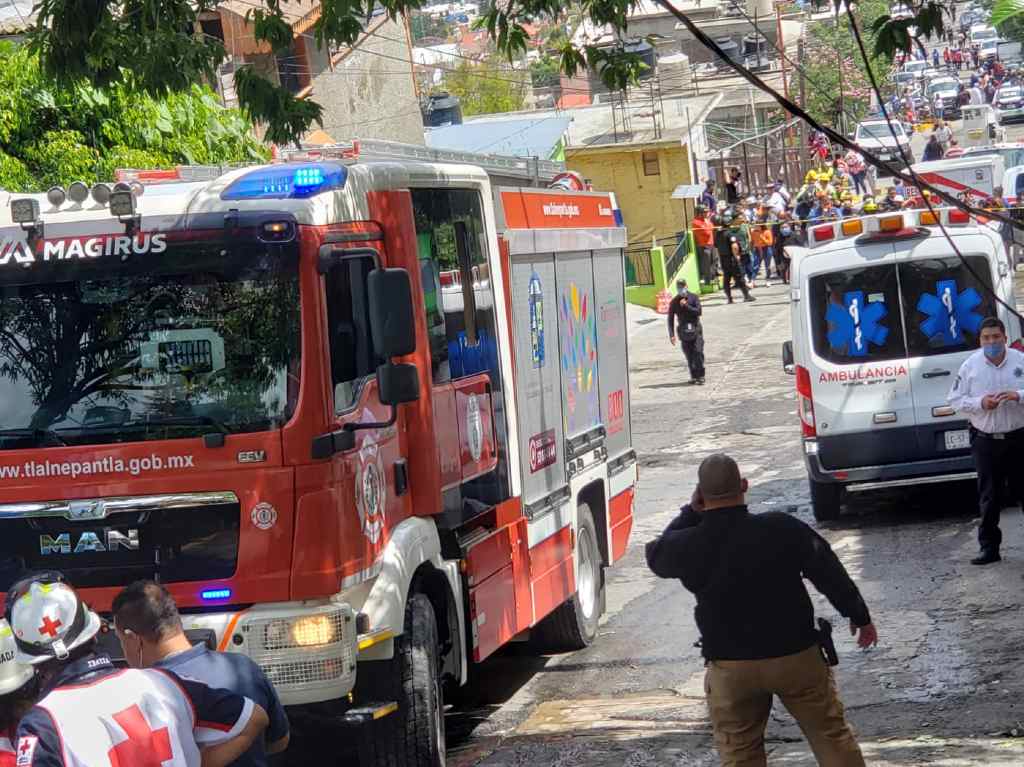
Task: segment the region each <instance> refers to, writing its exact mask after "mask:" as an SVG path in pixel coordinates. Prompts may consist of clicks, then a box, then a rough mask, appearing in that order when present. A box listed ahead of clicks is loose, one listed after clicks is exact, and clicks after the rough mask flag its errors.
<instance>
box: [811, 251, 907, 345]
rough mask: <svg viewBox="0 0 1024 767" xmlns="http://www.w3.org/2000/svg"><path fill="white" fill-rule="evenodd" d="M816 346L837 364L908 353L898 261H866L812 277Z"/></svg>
mask: <svg viewBox="0 0 1024 767" xmlns="http://www.w3.org/2000/svg"><path fill="white" fill-rule="evenodd" d="M810 294H811V295H810V302H811V337H812V339H813V342H814V351H815V353H816V354H817V355H818V356H819V357H822V358H823V359H826V360H828V361H829V362H833V363H836V364H840V365H844V364H857V363H860V362H878V361H881V360H891V359H896V358H899V357H905V356H906V346H905V344H904V341H903V327H902V322H901V321H900V303H899V287H898V283H897V281H896V267H895V266H892V265H889V266H866V267H862V268H859V269H847V270H844V271H842V272H833V273H831V274H822V275H818V276H816V277H812V278H811V280H810Z"/></svg>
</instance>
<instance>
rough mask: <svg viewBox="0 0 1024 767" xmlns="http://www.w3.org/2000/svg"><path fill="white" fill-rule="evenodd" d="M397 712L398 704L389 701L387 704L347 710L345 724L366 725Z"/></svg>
mask: <svg viewBox="0 0 1024 767" xmlns="http://www.w3.org/2000/svg"><path fill="white" fill-rule="evenodd" d="M396 711H398V703H397V702H395V701H393V700H391V701H388V702H387V703H370V704H368V705H365V706H360V707H359V708H353V709H349V710H348V711H346V712H345V717H344V720H345V723H346V724H367V723H369V722H375V721H377V720H378V719H383V718H384V717H386V716H388V715H389V714H393V713H395V712H396Z"/></svg>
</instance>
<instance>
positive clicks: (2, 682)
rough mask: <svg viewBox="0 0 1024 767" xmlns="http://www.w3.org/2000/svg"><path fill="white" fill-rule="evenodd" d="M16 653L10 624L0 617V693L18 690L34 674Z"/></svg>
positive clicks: (16, 647)
mask: <svg viewBox="0 0 1024 767" xmlns="http://www.w3.org/2000/svg"><path fill="white" fill-rule="evenodd" d="M17 655H18V644H17V642H15V641H14V632H13V631H11V624H9V623H8V622H7V621H5V620H4V619H3V618H0V695H7V694H8V693H12V692H14V691H15V690H20V689H21V688H22V687H24V686H25V685H26V684H27V683H28V682H30V681H31V680H32V677H34V676H35V675H36V672H35V669H33V668H32V667H31V666H29V665H28V664H26V663H22V662H20V661H19V660H18V657H17Z"/></svg>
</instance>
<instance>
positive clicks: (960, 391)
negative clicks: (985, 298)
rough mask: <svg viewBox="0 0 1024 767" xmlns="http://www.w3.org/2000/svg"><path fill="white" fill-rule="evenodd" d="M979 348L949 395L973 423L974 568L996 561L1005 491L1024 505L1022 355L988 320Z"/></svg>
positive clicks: (1000, 326)
mask: <svg viewBox="0 0 1024 767" xmlns="http://www.w3.org/2000/svg"><path fill="white" fill-rule="evenodd" d="M980 340H981V348H980V349H978V350H977V351H976V352H974V353H973V354H972V355H971V356H970V357H968V358H967V359H966V360H964V364H963V365H961V366H960V372H959V373H958V374H957V377H956V380H955V381H954V382H953V388H952V389H951V390H950V392H949V404H950V405H952V406H953V407H954V408H956V409H957V411H958V412H960V413H962V414H964V415H966V416H967V419H968V420H969V421H970V424H971V452H972V453H973V454H974V463H975V466H976V468H977V471H978V502H979V505H980V507H981V524H980V525H979V526H978V543H979V544H980V546H981V553H980V554H979V555H978V556H977V557H975V558H974V559H972V560H971V564H973V565H987V564H990V563H992V562H998V561H999V560H1000V559H1001V557H1000V556H999V544H1000V543H1001V542H1002V539H1003V533H1002V531H1001V530H1000V529H999V512H1000V496H1001V490H1002V488H1003V487H1004V486H1005V485H1006V483H1007V482H1009V483H1010V490H1011V497H1012V499H1013V501H1014V502H1015V503H1017V504H1021V503H1022V501H1024V479H1022V478H1021V470H1020V459H1021V456H1022V454H1024V404H1022V403H1024V354H1022V353H1021V352H1019V351H1017V350H1016V349H1008V348H1007V346H1006V327H1005V326H1004V325H1003V323H1002V321H1000V320H999V319H997V318H995V317H989V318H988V319H986V320H984V321H983V322H982V323H981V333H980Z"/></svg>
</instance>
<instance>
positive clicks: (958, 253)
mask: <svg viewBox="0 0 1024 767" xmlns="http://www.w3.org/2000/svg"><path fill="white" fill-rule="evenodd" d="M845 2H846V15H847V16H849V17H850V30H851V31H852V32H853V38H854V40H856V41H857V48H858V49H859V50H860V55H861V58H863V59H864V66H865V67H866V68H867V72H868V79H869V81H870V82H871V88H872V90H873V91H874V92H875V97H876V98H878V99H879V103H881V94H880V93H879V88H878V80H877V78H876V77H875V73H874V71H873V70H872V69H871V66H870V64H869V63H868V53H867V49H866V48H865V47H864V40H863V38H862V37H861V34H860V29H859V27H858V24H857V20H856V19H855V18H854V16H853V10H852V8H851V7H850V0H845ZM882 116H883V117H884V118H885V123H886V125H888V126H889V132H890V133H891V134H892V137H893V139H894V140H895V141H896V145H897V146H899V139H897V138H896V129H895V128H894V127H893V124H892V120H891V119H890V117H889V112H888V110H886V108H885V104H882ZM900 155H901V156H902V157H903V159H904V161H906V155H905V154H904V150H903V148H902V147H900ZM907 170H908V171H909V172H910V175H911V177H912V178H913V179H914V182H915V184H917V185H920V183H921V180H920V177H919V176H918V175H917V172H916V171H915V170H914V169H913V167H911V166H910V165H909V164H908V165H907ZM993 180H994V179H993ZM921 196H922V197H923V198H924V204H925V206H926V207H927V208H928V212H929V213H931V215H932V217H933V218H934V219H935V222H936V223H937V224H938V225H939V229H940V230H941V231H942V235H943V237H945V238H946V240H947V242H949V246H950V247H951V248H952V249H953V252H954V253H955V254H956V257H957V258H959V259H960V263H961V264H963V266H964V268H965V269H966V270H967V271H968V272H969V273H970V275H971V276H972V277H973V278H974V279H975V281H976V282H977V283H978V284H979V285H981V286H982V288H983V289H984V290H985V292H987V293H989V294H991V296H992V297H993V298H994V299H995V300H996V303H998V304H999V305H1000V306H1002V307H1003V308H1004V309H1006V310H1007V311H1009V312H1010V314H1012V315H1013V316H1015V317H1016V318H1017V319H1018V320H1020V321H1021V322H1024V316H1022V315H1021V314H1020V313H1019V312H1018V311H1017V309H1016V307H1013V306H1010V304H1008V303H1007V302H1006V301H1004V300H1003V299H1002V297H1001V296H999V294H998V293H996V291H995V289H994V288H991V287H989V285H988V283H987V282H986V281H985V280H983V279H982V278H981V275H980V274H978V273H977V272H976V271H975V270H974V267H973V266H971V264H970V263H968V261H967V259H966V258H965V257H964V254H963V253H962V252H961V251H960V248H959V247H958V246H957V244H956V241H955V240H954V239H953V237H952V236H951V235H950V233H949V230H947V229H946V225H945V224H944V223H942V216H940V215H939V214H938V213H937V212H936V210H935V207H934V206H933V205H932V203H931V200H930V199H929V195H921ZM1011 266H1012V265H1011Z"/></svg>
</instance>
